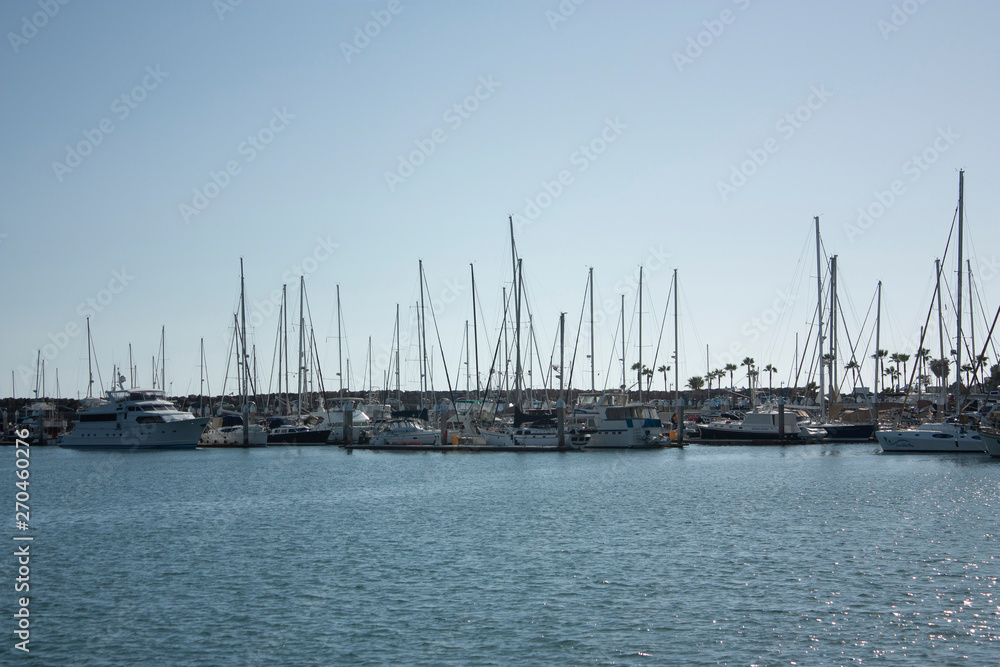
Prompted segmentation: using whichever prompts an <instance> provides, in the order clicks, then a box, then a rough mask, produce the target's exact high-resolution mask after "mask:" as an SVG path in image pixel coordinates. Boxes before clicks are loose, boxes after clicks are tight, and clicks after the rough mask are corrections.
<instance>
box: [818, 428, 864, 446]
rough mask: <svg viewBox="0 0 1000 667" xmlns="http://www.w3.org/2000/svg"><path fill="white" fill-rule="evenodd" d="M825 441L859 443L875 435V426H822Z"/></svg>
mask: <svg viewBox="0 0 1000 667" xmlns="http://www.w3.org/2000/svg"><path fill="white" fill-rule="evenodd" d="M820 428H822V429H823V430H825V431H826V439H827V440H833V441H839V442H861V441H866V440H871V439H872V437H873V436H874V435H875V424H822V425H821V426H820Z"/></svg>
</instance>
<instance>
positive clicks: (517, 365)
mask: <svg viewBox="0 0 1000 667" xmlns="http://www.w3.org/2000/svg"><path fill="white" fill-rule="evenodd" d="M522 277H523V274H522V268H521V259H520V258H518V260H517V274H516V275H515V276H514V279H515V280H516V281H517V291H516V292H515V293H514V303H515V306H516V312H515V315H514V345H515V347H516V348H517V353H516V361H515V362H514V392H515V393H516V394H517V406H518V407H519V408H520V407H521V296H522V294H521V288H522V287H523V285H524V283H523V282H522Z"/></svg>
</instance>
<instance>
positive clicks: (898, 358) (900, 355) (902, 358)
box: [896, 352, 910, 380]
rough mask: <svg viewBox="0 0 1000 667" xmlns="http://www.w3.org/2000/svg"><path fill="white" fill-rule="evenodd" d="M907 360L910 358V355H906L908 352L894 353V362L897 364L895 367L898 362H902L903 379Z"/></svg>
mask: <svg viewBox="0 0 1000 667" xmlns="http://www.w3.org/2000/svg"><path fill="white" fill-rule="evenodd" d="M909 360H910V355H908V354H903V353H902V352H899V353H897V354H896V364H897V366H896V368H897V370H898V368H899V366H898V365H899V364H903V379H904V380H905V379H906V362H907V361H909Z"/></svg>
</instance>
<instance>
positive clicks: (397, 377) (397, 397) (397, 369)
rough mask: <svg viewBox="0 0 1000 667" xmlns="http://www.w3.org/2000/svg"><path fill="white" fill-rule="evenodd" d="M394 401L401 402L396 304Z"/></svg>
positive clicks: (397, 306)
mask: <svg viewBox="0 0 1000 667" xmlns="http://www.w3.org/2000/svg"><path fill="white" fill-rule="evenodd" d="M396 400H397V401H400V400H402V392H401V391H400V385H399V304H398V303H397V304H396Z"/></svg>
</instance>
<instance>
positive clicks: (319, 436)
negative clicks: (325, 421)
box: [267, 429, 333, 446]
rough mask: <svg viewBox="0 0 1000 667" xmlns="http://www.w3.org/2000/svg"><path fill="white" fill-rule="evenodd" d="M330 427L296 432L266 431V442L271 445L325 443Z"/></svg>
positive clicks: (328, 437)
mask: <svg viewBox="0 0 1000 667" xmlns="http://www.w3.org/2000/svg"><path fill="white" fill-rule="evenodd" d="M331 433H333V431H331V430H330V429H316V430H310V431H299V432H297V433H268V434H267V444H268V446H273V445H279V446H280V445H325V444H328V441H329V440H330V434H331Z"/></svg>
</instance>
